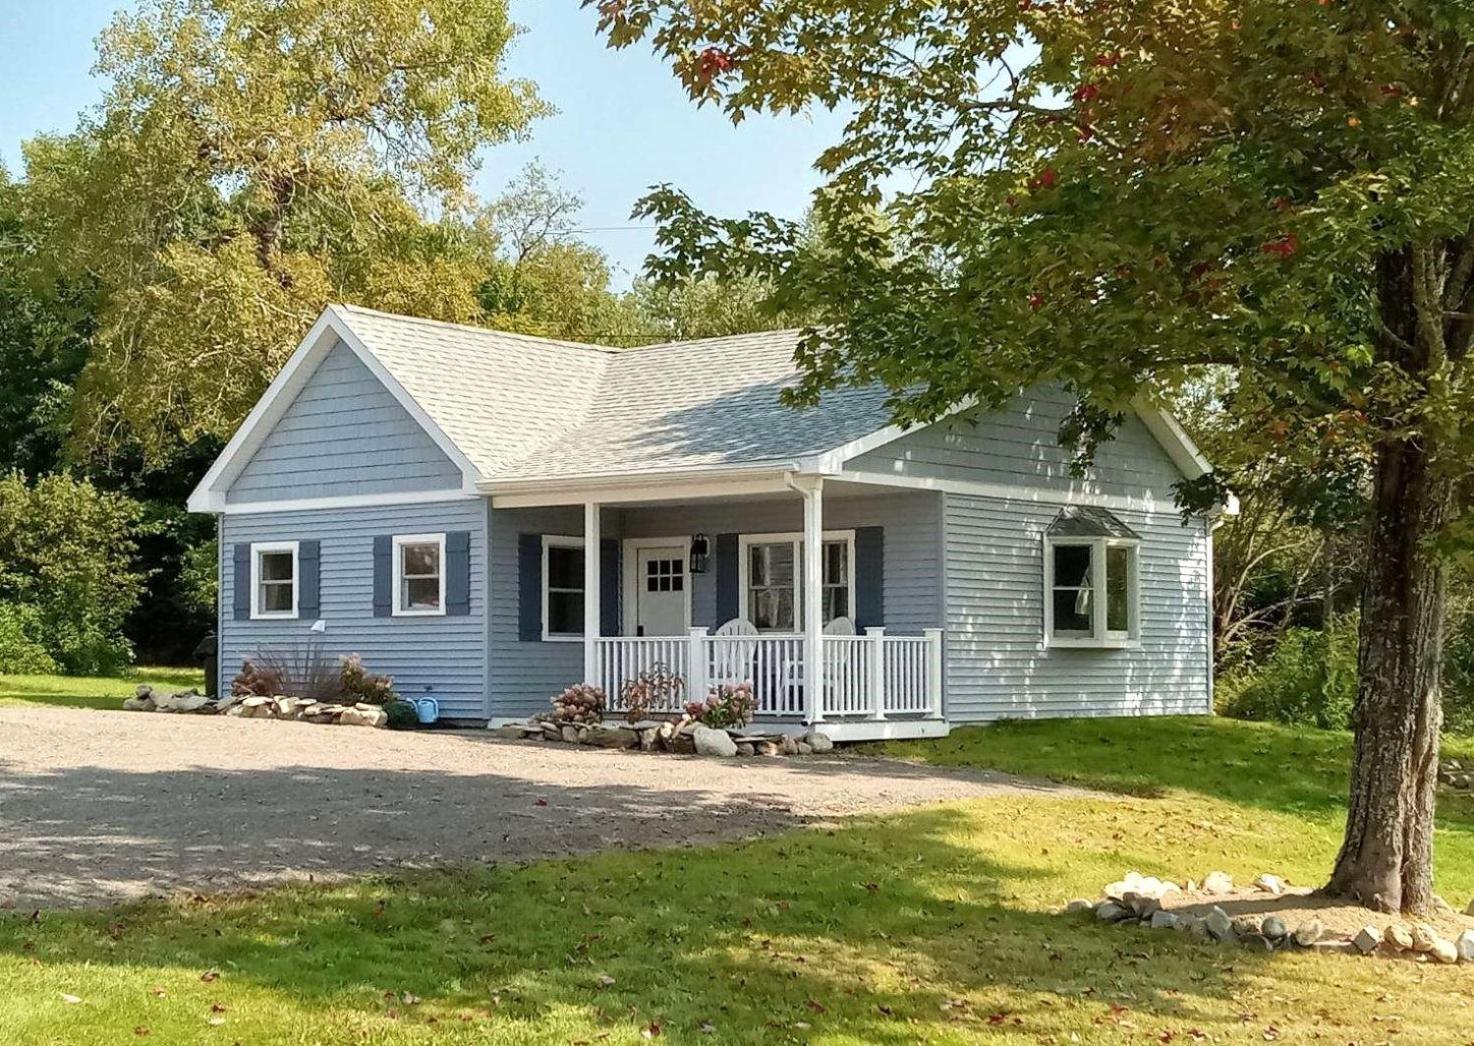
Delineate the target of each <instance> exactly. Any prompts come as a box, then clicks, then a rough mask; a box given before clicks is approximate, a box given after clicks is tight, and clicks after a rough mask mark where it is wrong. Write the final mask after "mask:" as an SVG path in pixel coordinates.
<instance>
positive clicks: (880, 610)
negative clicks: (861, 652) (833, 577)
mask: <svg viewBox="0 0 1474 1046" xmlns="http://www.w3.org/2000/svg"><path fill="white" fill-rule="evenodd" d="M884 625H885V528H884V527H856V528H855V627H856V628H860V629H866V628H881V627H884Z"/></svg>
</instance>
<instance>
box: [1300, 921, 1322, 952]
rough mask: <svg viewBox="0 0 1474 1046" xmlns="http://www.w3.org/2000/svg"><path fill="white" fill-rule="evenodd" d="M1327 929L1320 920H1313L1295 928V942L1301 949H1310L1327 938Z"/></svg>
mask: <svg viewBox="0 0 1474 1046" xmlns="http://www.w3.org/2000/svg"><path fill="white" fill-rule="evenodd" d="M1325 933H1326V929H1325V927H1324V926H1322V925H1321V922H1320V920H1319V919H1311V920H1310V921H1309V922H1307V923H1301V924H1300V925H1299V926H1297V927H1295V934H1294V941H1295V943H1296V944H1298V945H1299V946H1300V947H1301V948H1309V947H1310V946H1311V945H1313V944H1315V943H1316V942H1318V941H1319V940H1320V939H1321V938H1322V937H1324V936H1325Z"/></svg>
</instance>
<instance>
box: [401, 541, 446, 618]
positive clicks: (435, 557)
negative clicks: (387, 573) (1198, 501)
mask: <svg viewBox="0 0 1474 1046" xmlns="http://www.w3.org/2000/svg"><path fill="white" fill-rule="evenodd" d="M444 614H445V535H444V534H396V535H395V536H394V616H395V617H439V616H443V615H444Z"/></svg>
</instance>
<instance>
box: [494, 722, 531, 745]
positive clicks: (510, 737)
mask: <svg viewBox="0 0 1474 1046" xmlns="http://www.w3.org/2000/svg"><path fill="white" fill-rule="evenodd" d="M542 735H543V732H542V729H541V728H539V729H538V731H537V736H538V737H541V736H542ZM491 736H492V737H500V738H501V739H502V740H504V741H520V740H522V738H523V737H524V736H526V735H525V734H524V733H523V731H522V728H521V727H520V726H517V725H516V724H509V725H507V726H499V727H496V728H495V729H493V730H492V731H491Z"/></svg>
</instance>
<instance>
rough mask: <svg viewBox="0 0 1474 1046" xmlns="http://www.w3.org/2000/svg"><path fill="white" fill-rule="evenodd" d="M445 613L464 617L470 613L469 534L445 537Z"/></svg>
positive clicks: (463, 533)
mask: <svg viewBox="0 0 1474 1046" xmlns="http://www.w3.org/2000/svg"><path fill="white" fill-rule="evenodd" d="M445 612H446V613H447V614H448V615H450V616H451V617H465V616H466V615H467V614H469V613H470V612H471V532H470V531H468V530H453V531H451V532H450V533H448V534H446V535H445Z"/></svg>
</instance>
